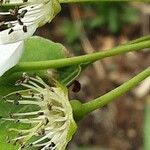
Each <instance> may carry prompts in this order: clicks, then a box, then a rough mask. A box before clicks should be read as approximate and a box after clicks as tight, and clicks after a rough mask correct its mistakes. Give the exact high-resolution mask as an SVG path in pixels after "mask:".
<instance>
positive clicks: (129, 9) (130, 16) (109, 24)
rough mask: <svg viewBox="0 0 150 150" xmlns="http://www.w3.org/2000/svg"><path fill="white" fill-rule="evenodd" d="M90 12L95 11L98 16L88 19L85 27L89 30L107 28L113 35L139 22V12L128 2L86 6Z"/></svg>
mask: <svg viewBox="0 0 150 150" xmlns="http://www.w3.org/2000/svg"><path fill="white" fill-rule="evenodd" d="M84 9H85V10H86V11H87V12H88V11H90V10H94V11H95V13H96V16H95V17H94V18H92V17H91V18H87V19H86V20H85V25H86V27H87V28H89V29H95V28H99V27H103V28H107V30H108V32H109V33H111V34H116V33H118V32H120V31H121V29H122V27H124V26H125V25H127V24H133V23H136V22H137V20H138V11H137V10H136V9H135V8H134V7H133V6H131V5H130V4H129V3H127V2H102V3H101V4H100V3H99V4H95V5H89V6H87V7H86V6H85V7H84Z"/></svg>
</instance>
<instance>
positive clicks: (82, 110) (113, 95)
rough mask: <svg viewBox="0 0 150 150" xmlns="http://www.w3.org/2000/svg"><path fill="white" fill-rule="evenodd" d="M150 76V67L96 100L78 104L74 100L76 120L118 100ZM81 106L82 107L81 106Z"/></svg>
mask: <svg viewBox="0 0 150 150" xmlns="http://www.w3.org/2000/svg"><path fill="white" fill-rule="evenodd" d="M149 76H150V67H148V68H147V69H145V70H144V71H142V72H141V73H139V74H138V75H136V76H135V77H133V78H132V79H130V80H129V81H127V82H125V83H124V84H122V85H121V86H119V87H117V88H116V89H114V90H112V91H110V92H108V93H107V94H105V95H103V96H101V97H98V98H96V99H94V100H91V101H89V102H87V103H85V104H81V105H78V106H77V105H76V104H77V103H76V101H75V103H74V101H72V103H71V104H72V107H73V110H74V116H75V119H76V120H80V119H82V118H83V117H84V116H86V115H87V114H88V113H91V112H92V111H94V110H96V109H98V108H100V107H102V106H104V105H107V104H109V103H110V102H112V101H114V100H117V98H118V97H120V96H122V95H123V94H125V93H126V92H128V91H129V90H131V89H132V88H134V87H135V86H137V85H138V84H139V83H140V82H141V81H143V80H144V79H145V78H147V77H149ZM79 106H80V107H79Z"/></svg>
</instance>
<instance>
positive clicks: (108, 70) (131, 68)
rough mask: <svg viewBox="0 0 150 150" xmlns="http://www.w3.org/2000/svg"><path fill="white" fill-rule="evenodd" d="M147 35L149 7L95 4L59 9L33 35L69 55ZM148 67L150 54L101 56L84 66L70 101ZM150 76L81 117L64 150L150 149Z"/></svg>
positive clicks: (91, 94)
mask: <svg viewBox="0 0 150 150" xmlns="http://www.w3.org/2000/svg"><path fill="white" fill-rule="evenodd" d="M149 33H150V4H149V3H135V2H132V3H127V2H101V3H83V4H80V5H79V4H72V5H67V4H64V5H62V12H61V13H60V14H59V15H58V16H57V17H56V18H55V19H54V20H53V22H52V23H50V24H46V25H45V26H44V27H42V28H40V29H38V31H37V32H36V35H40V36H42V37H45V38H48V39H50V40H53V41H55V42H60V43H62V44H63V45H64V46H66V48H67V50H68V52H69V53H70V55H71V56H73V55H82V54H87V53H92V52H96V51H102V50H106V49H110V48H112V47H115V46H117V45H119V44H122V43H126V42H127V41H129V40H133V39H136V38H138V37H141V36H143V35H148V34H149ZM149 64H150V51H149V50H148V49H145V50H144V51H143V52H138V53H137V52H133V53H128V54H125V55H122V56H116V57H112V58H107V59H104V60H101V61H98V62H96V63H94V64H93V65H91V66H89V67H87V68H86V69H85V70H84V71H83V72H82V74H81V75H80V77H79V78H78V81H79V82H80V84H81V90H80V91H79V92H77V93H74V92H73V91H72V90H71V88H70V97H71V98H72V99H73V98H76V99H81V101H82V102H86V101H88V100H91V99H93V98H95V97H97V96H100V95H103V94H104V93H106V92H108V91H110V90H112V89H114V88H115V87H117V86H119V85H120V84H122V83H124V82H125V81H127V80H128V79H130V78H131V77H133V76H134V75H135V74H137V73H138V72H140V71H142V70H143V69H144V68H146V67H147V66H148V65H149ZM149 92H150V78H148V79H147V80H145V81H144V82H143V83H142V84H141V85H139V86H138V87H137V88H136V89H134V90H132V91H130V92H128V93H127V94H125V95H124V96H122V97H121V98H120V99H118V101H116V102H113V103H111V104H109V105H107V106H105V107H103V108H101V109H99V110H97V111H95V112H93V113H91V114H90V115H89V116H87V117H85V118H84V119H83V120H82V121H80V123H79V126H78V131H77V133H76V135H75V136H74V139H73V140H72V141H71V142H70V144H69V147H68V150H143V149H144V150H150V145H149V143H150V127H148V124H149V125H150V119H149V118H150V93H149Z"/></svg>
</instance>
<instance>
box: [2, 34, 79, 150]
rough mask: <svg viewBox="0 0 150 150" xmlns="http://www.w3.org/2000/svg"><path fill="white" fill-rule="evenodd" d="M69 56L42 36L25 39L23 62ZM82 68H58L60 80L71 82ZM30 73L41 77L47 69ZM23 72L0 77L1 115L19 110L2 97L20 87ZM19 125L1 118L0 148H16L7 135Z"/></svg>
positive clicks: (45, 73)
mask: <svg viewBox="0 0 150 150" xmlns="http://www.w3.org/2000/svg"><path fill="white" fill-rule="evenodd" d="M66 56H67V51H66V49H65V47H64V46H63V45H61V44H59V43H54V42H52V41H49V40H46V39H44V38H41V37H37V36H35V37H31V38H29V39H27V40H26V41H25V51H24V54H23V56H22V58H21V60H20V61H21V62H26V61H40V60H41V61H42V60H52V59H59V58H65V57H66ZM80 71H81V68H80V67H79V66H73V67H68V68H62V69H60V70H58V74H60V75H59V77H60V79H59V80H60V81H62V82H63V83H64V84H69V83H70V82H71V81H72V80H73V79H74V78H76V77H77V76H78V75H79V72H80ZM27 73H28V74H35V73H36V74H38V75H39V76H41V77H46V76H47V71H46V70H41V71H30V72H27ZM21 76H22V72H19V73H12V74H7V75H6V76H5V75H4V76H2V77H0V116H2V117H8V116H9V114H10V113H12V112H14V111H15V112H16V111H19V110H20V108H19V107H18V106H14V105H12V104H8V103H5V102H4V100H3V99H2V97H3V96H4V95H7V94H8V93H10V92H12V91H16V90H18V89H20V86H19V87H17V86H15V82H16V81H17V80H18V79H20V77H21ZM14 126H15V127H16V126H17V127H18V125H17V124H16V123H12V122H4V121H3V120H0V149H3V150H6V149H7V150H16V149H17V147H16V146H12V144H7V142H6V137H7V135H8V132H7V130H8V128H10V127H14Z"/></svg>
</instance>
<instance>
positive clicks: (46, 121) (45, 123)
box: [44, 118, 49, 126]
mask: <svg viewBox="0 0 150 150" xmlns="http://www.w3.org/2000/svg"><path fill="white" fill-rule="evenodd" d="M48 123H49V120H48V118H45V122H44V125H45V126H46V125H47V124H48Z"/></svg>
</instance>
